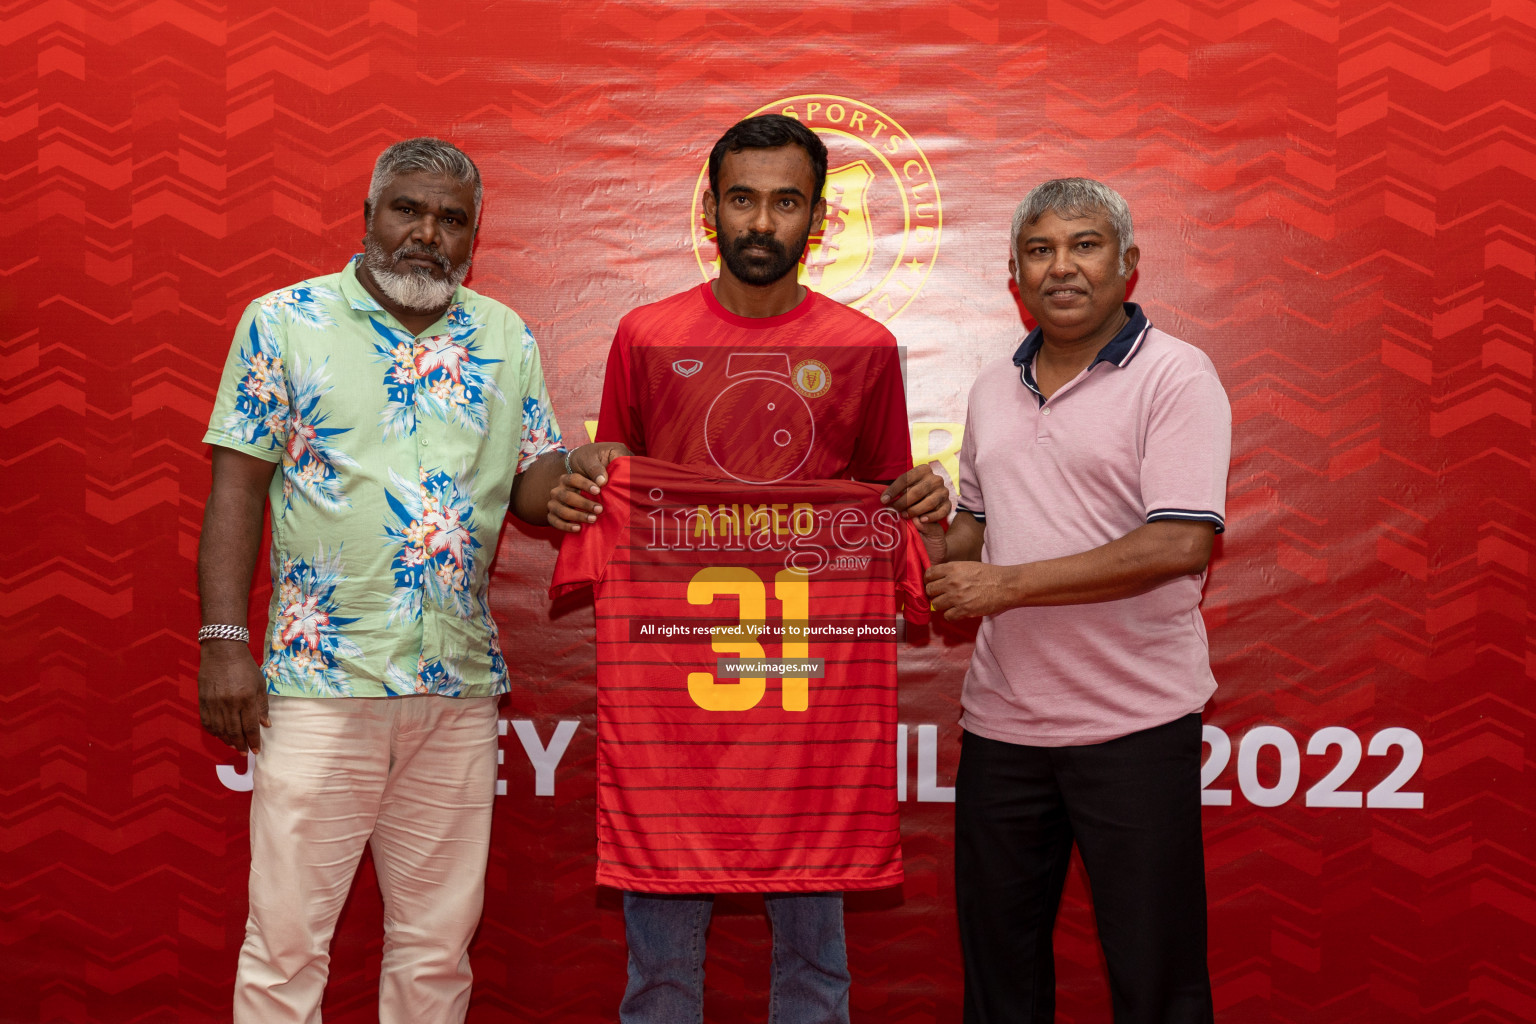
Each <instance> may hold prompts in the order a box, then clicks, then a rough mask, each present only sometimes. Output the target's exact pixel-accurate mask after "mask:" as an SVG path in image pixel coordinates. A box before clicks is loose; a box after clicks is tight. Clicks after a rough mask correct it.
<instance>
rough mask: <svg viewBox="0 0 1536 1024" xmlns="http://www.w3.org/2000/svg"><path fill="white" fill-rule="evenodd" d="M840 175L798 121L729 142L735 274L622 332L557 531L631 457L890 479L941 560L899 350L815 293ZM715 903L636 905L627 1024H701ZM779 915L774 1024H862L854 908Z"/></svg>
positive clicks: (728, 217) (735, 469)
mask: <svg viewBox="0 0 1536 1024" xmlns="http://www.w3.org/2000/svg"><path fill="white" fill-rule="evenodd" d="M826 174H827V150H826V146H825V145H823V144H822V142H821V140H820V139H818V138H817V137H816V135H815V133H814V132H812V131H811V130H810V129H808V128H806V127H805V126H804V125H802V124H800V122H799V121H797V120H795V119H794V118H789V117H784V116H781V115H777V114H768V115H763V116H760V117H754V118H749V119H747V120H745V121H742V122H740V123H739V124H737V125H735V126H734V127H732V128H731V129H730V130H729V131H727V132H726V133H725V135H724V136H722V137H721V139H720V141H719V142H717V143H716V144H715V147H714V149H713V150H712V151H711V153H710V157H709V184H710V187H709V192H708V193H706V194H705V196H704V215H705V219H706V221H707V222H708V223H709V224H710V226H711V227H713V228H714V229H715V232H716V239H717V242H718V245H719V249H720V256H721V264H722V265H721V268H720V276H719V278H718V279H716V280H715V281H713V282H709V283H706V284H703V285H700V286H699V287H697V288H691V289H689V290H687V291H685V292H682V293H680V294H678V295H674V296H672V297H671V298H668V299H663V300H662V301H660V302H657V303H653V304H651V305H649V306H643V307H641V308H639V309H636V310H634V311H632V312H631V313H629V314H628V315H627V316H626V317H624V319H623V321H622V322H621V323H620V324H619V329H618V333H617V335H616V336H615V338H614V342H613V348H612V350H611V352H610V353H609V358H608V366H607V374H606V378H605V380H604V384H603V401H602V411H601V414H600V417H599V419H598V429H597V443H596V444H593V445H584V446H582V447H580V448H578V449H576V450H575V451H573V452H572V453H571V454H570V456H569V458H568V459H567V465H568V467H569V468H570V470H571V472H570V473H568V474H567V475H566V476H565V477H564V478H562V481H561V485H560V486H559V487H558V488H556V490H555V491H554V492H553V495H552V497H551V500H550V503H549V504H550V520H551V522H554V523H555V524H556V525H557V526H559V527H560V528H561V529H565V530H568V531H570V532H575V531H577V530H580V529H581V525H582V524H583V523H593V522H596V521H597V516H598V515H600V514H601V513H602V511H603V506H602V504H601V488H602V486H603V485H604V484H606V483H607V473H606V469H605V467H606V466H607V465H608V463H609V462H610V461H612V459H613V458H615V457H618V456H620V455H624V454H631V453H632V454H636V455H647V456H650V457H652V458H656V459H663V460H666V461H669V462H676V463H682V464H694V465H703V466H710V467H712V468H714V469H717V470H719V471H721V472H723V473H724V474H725V475H726V476H728V477H731V478H734V479H736V480H739V481H741V482H742V497H743V500H745V501H750V500H751V492H752V490H753V488H754V487H756V486H761V485H767V484H775V483H779V482H781V481H784V480H824V479H845V480H846V479H857V480H866V481H877V482H881V483H885V482H889V486H888V487H887V488H886V490H885V492H884V494H883V495H882V501H884V502H885V504H886V505H887V506H888V507H890V508H891V509H893V510H895V511H896V512H898V513H900V514H902V515H905V516H908V517H910V518H912V519H913V520H914V521H915V522H916V523H918V524H919V529H921V530H922V531H923V532H924V537H925V542H927V543H928V546H929V547H930V548H931V549H934V550H936V551H939V552H942V549H943V541H942V536H943V524H944V521H945V519H946V517H947V515H948V513H949V495H948V492H947V491H946V490H945V487H944V484H943V481H942V480H940V479H939V478H938V476H937V475H935V474H934V472H933V470H932V469H931V468H930V467H929V466H919V467H917V468H915V469H914V468H911V449H910V442H909V440H908V427H907V410H906V397H905V394H904V392H903V390H902V380H901V366H900V360H899V355H898V352H897V348H896V342H895V338H894V337H892V335H891V333H890V332H889V331H887V330H886V329H885V328H884V327H882V326H881V325H880V324H878V323H876V322H875V321H874V320H871V319H870V318H869V317H866V316H864V315H863V314H862V313H859V312H857V311H855V310H852V309H849V308H848V307H847V306H844V305H842V304H840V303H838V302H835V301H833V300H832V299H829V298H826V297H825V296H822V295H819V294H817V293H816V292H813V291H811V290H810V289H808V288H805V287H804V286H802V285H801V284H800V283H799V280H798V275H797V273H796V271H797V270H798V267H799V265H800V261H801V258H802V257H803V255H804V253H805V249H806V245H807V243H808V241H809V239H810V235H811V232H812V231H813V230H815V229H817V228H818V227H819V226H820V225H821V222H822V219H823V217H824V216H825V212H826V202H825V200H823V199H822V197H821V192H822V186H823V184H824V183H825V181H826ZM615 442H617V443H618V446H615ZM712 901H713V896H712V895H711V894H710V893H698V894H696V895H695V894H685V895H666V896H662V895H657V894H646V893H640V892H626V893H625V894H624V915H625V934H626V938H627V940H628V943H629V983H628V986H627V988H626V989H625V993H624V1000H623V1002H622V1003H621V1005H620V1007H619V1018H620V1020H621V1021H623V1022H625V1024H641V1022H644V1024H674V1022H679V1021H699V1020H702V1017H703V966H704V934H705V931H706V929H707V928H708V925H709V918H710V913H711V910H712V907H713V903H712ZM766 904H767V908H768V915H769V918H770V920H771V922H772V925H773V939H774V952H773V979H772V984H771V988H770V995H769V1003H770V1017H771V1018H772V1019H774V1020H778V1021H792V1022H795V1024H822V1022H845V1021H847V1020H848V987H849V974H848V963H847V952H846V949H845V944H844V938H843V914H842V894H841V893H796V894H792V895H791V894H777V895H776V894H774V893H772V892H770V893H768V894H767V898H766Z"/></svg>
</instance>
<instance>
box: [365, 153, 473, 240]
mask: <svg viewBox="0 0 1536 1024" xmlns="http://www.w3.org/2000/svg"><path fill="white" fill-rule="evenodd" d="M417 171H426V172H428V173H431V174H441V175H444V176H445V177H447V178H450V179H452V180H454V181H456V182H458V183H459V184H461V185H463V184H468V183H470V182H473V183H474V185H475V226H476V227H478V226H479V223H480V198H481V196H483V195H484V194H485V186H484V185H483V184H482V183H481V181H480V169H479V168H478V167H476V166H475V162H474V161H473V160H471V159H470V158H469V157H467V156H465V155H464V151H463V150H462V149H460V148H459V147H458V146H455V145H454V144H453V143H451V142H444V141H443V140H442V139H434V138H431V137H430V136H425V135H424V136H422V137H421V138H418V139H405V140H404V141H401V142H397V143H395V144H394V145H393V146H390V147H389V148H388V149H386V150H385V151H384V152H382V153H380V154H379V159H378V162H377V163H375V164H374V165H373V180H372V181H371V182H369V183H368V219H369V221H372V220H373V213H374V210H375V209H376V208H377V206H378V202H379V197H380V196H381V195H383V194H384V189H385V187H386V186H387V185H388V184H389V183H390V182H391V181H393V180H394V179H395V178H396V177H398V176H400V175H402V174H414V173H416V172H417Z"/></svg>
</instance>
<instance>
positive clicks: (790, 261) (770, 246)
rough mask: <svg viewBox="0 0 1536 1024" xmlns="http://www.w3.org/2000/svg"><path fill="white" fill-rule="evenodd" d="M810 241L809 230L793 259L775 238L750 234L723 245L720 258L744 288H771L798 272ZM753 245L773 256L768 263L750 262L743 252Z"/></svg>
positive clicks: (802, 236)
mask: <svg viewBox="0 0 1536 1024" xmlns="http://www.w3.org/2000/svg"><path fill="white" fill-rule="evenodd" d="M810 238H811V232H810V229H809V228H807V229H806V232H805V234H803V235H801V236H800V243H799V244H798V245H797V246H795V248H794V254H793V255H791V254H790V250H789V249H786V248H785V247H784V245H783V243H781V242H780V241H779V240H778V239H777V238H774V237H773V236H772V235H754V234H751V233H750V232H749V233H747V234H745V235H741V236H739V237H738V238H737V239H736V240H735V241H734V242H732V243H730V244H729V245H722V246H721V247H720V258H721V259H722V260H724V261H725V265H726V267H727V268H728V269H729V270H730V272H731V274H732V276H734V277H735V278H736V279H737V280H738V281H741V282H743V283H745V284H755V285H769V284H773V283H774V282H775V281H777V280H779V279H780V278H782V277H783V276H784V275H785V274H788V273H792V272H794V271H795V270H797V269H798V268H799V266H800V256H801V254H802V253H804V252H805V244H806V243H807V242H808V241H810ZM752 245H759V246H762V247H763V248H765V249H767V250H768V251H769V253H771V255H770V256H769V258H768V259H766V260H749V259H748V258H747V257H746V256H745V255H743V254H742V251H743V250H744V249H746V248H747V247H748V246H752Z"/></svg>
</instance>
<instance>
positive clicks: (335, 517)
mask: <svg viewBox="0 0 1536 1024" xmlns="http://www.w3.org/2000/svg"><path fill="white" fill-rule="evenodd" d="M356 268H357V258H356V257H354V258H353V261H352V262H351V263H349V264H348V265H347V267H346V269H345V270H343V271H342V272H341V273H339V274H332V275H330V276H328V277H317V278H313V279H311V280H309V281H304V282H302V283H300V284H296V285H294V286H293V287H291V288H283V289H281V290H279V291H275V292H272V293H271V294H270V295H267V296H265V297H263V298H261V299H258V300H257V301H255V302H253V303H251V306H250V308H249V309H247V310H246V311H245V315H244V316H243V317H241V319H240V326H239V327H238V328H237V329H236V331H235V341H234V344H233V346H232V347H231V348H230V353H229V359H228V361H227V362H226V363H225V366H224V376H223V379H222V380H221V381H220V384H219V393H218V398H217V400H216V401H215V404H214V408H213V416H212V419H211V421H210V423H209V427H208V433H207V434H206V435H205V436H204V438H203V440H205V441H207V442H208V443H209V444H216V445H222V446H224V447H227V448H234V449H237V450H239V451H242V452H246V453H247V454H250V455H254V456H256V457H257V458H259V459H265V460H267V461H269V462H275V463H279V464H280V466H281V472H278V473H275V474H273V477H272V488H271V492H270V494H269V499H270V501H271V506H272V603H271V606H270V608H269V611H268V623H269V625H268V629H267V636H266V645H265V646H266V657H265V660H264V662H263V665H262V672H263V674H264V675H265V676H266V680H267V690H268V692H269V693H274V694H280V695H283V696H295V697H386V696H390V697H392V696H401V695H405V694H413V693H436V694H443V695H445V696H453V697H476V696H484V695H489V694H496V693H505V692H506V691H507V688H508V680H507V666H506V662H505V660H504V659H503V658H502V653H501V646H500V642H499V640H498V638H497V634H496V622H495V620H494V619H493V618H492V617H491V611H490V606H489V604H488V603H487V601H486V577H487V573H488V570H489V566H490V561H491V558H492V556H493V555H494V553H495V550H496V538H497V534H498V532H499V531H500V529H501V523H502V519H503V518H504V517H505V515H506V512H507V505H508V503H509V501H510V500H511V491H512V480H513V477H514V476H515V474H517V473H521V472H522V471H523V470H524V469H525V468H526V467H527V466H528V464H529V463H531V462H532V461H533V460H534V459H535V458H537V457H538V456H540V455H542V454H544V453H545V452H549V451H554V450H556V449H558V448H559V447H560V446H561V442H560V428H559V427H558V426H557V425H556V423H555V418H554V415H553V413H552V412H551V410H550V404H549V395H548V393H547V392H546V391H545V388H544V372H543V368H542V365H541V363H540V359H539V348H538V345H537V344H536V343H535V342H534V340H533V334H532V333H531V332H530V331H529V330H528V327H527V325H525V324H524V323H523V321H522V319H521V318H520V317H519V316H518V315H517V314H516V313H514V312H513V311H512V310H510V309H508V308H507V307H506V306H503V305H502V304H501V303H499V302H496V301H495V300H493V299H488V298H486V297H484V296H482V295H477V294H476V293H475V292H473V291H470V290H469V289H468V288H464V287H460V288H459V290H458V291H457V292H456V293H455V295H454V298H453V303H452V304H451V305H450V306H449V307H448V310H447V311H446V312H445V313H444V314H443V316H442V318H441V319H439V320H438V321H437V322H436V323H435V324H433V325H432V326H431V327H430V328H428V329H427V330H426V331H424V332H423V333H422V334H421V335H420V336H413V335H412V334H411V332H410V331H408V330H406V329H405V328H403V327H402V326H401V325H400V323H399V321H397V320H396V319H395V318H394V317H393V316H391V315H390V314H389V313H388V312H386V311H385V310H384V309H383V307H381V306H380V305H379V304H378V303H377V302H376V301H375V300H374V299H373V297H372V296H370V295H369V294H368V292H367V291H366V290H365V289H364V288H363V286H362V284H361V283H360V282H359V281H358V279H357V270H356Z"/></svg>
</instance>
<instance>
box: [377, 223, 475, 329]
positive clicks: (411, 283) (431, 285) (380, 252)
mask: <svg viewBox="0 0 1536 1024" xmlns="http://www.w3.org/2000/svg"><path fill="white" fill-rule="evenodd" d="M410 248H411V247H410V246H409V245H403V246H401V247H400V248H399V249H397V250H395V252H394V254H393V255H391V254H389V253H386V252H385V251H384V247H383V246H381V245H379V243H378V242H377V241H376V240H375V239H374V237H373V236H372V235H369V236H368V237H367V238H365V239H364V240H363V263H364V265H365V266H367V268H368V270H369V271H370V272H371V273H372V275H373V281H374V283H375V284H377V285H378V286H379V290H380V291H382V292H383V293H384V294H385V295H387V296H389V298H390V301H392V302H394V303H396V304H398V305H401V306H404V307H405V308H406V309H411V310H417V311H419V312H422V313H430V312H432V311H433V310H437V309H442V308H443V307H444V306H446V305H448V303H450V302H452V301H453V293H454V292H455V291H457V290H458V287H459V285H460V284H461V283H463V281H464V278H465V277H467V276H468V275H469V264H470V261H469V260H465V261H464V262H463V263H460V264H459V265H458V266H457V267H454V268H452V269H451V270H448V275H447V276H446V277H444V278H443V279H441V280H439V279H437V278H435V277H433V276H432V273H431V271H429V270H427V268H425V267H411V268H409V269H407V270H405V271H403V272H402V271H398V270H396V269H395V265H396V264H397V263H398V262H399V261H400V257H401V255H402V254H403V253H404V252H407V251H409V250H410ZM444 269H448V268H444Z"/></svg>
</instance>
